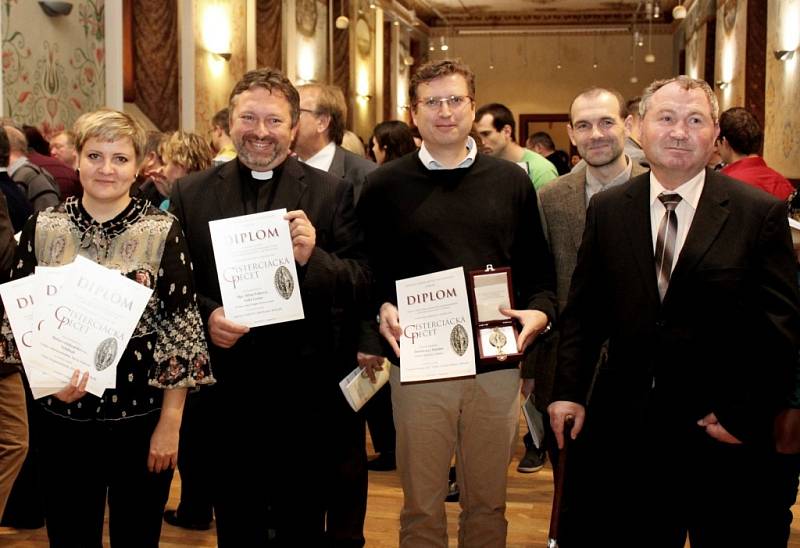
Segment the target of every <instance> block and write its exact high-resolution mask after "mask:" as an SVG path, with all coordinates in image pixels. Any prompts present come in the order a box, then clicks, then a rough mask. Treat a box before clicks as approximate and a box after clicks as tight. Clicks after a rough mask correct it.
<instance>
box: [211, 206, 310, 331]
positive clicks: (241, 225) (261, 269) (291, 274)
mask: <svg viewBox="0 0 800 548" xmlns="http://www.w3.org/2000/svg"><path fill="white" fill-rule="evenodd" d="M284 215H286V209H275V210H272V211H265V212H263V213H254V214H252V215H242V216H239V217H231V218H229V219H221V220H219V221H210V222H209V223H208V226H209V230H210V231H211V244H212V246H213V248H214V260H215V261H216V265H217V278H218V280H219V288H220V293H221V294H222V304H223V306H224V308H225V317H226V318H227V319H229V320H231V321H234V322H236V323H240V324H242V325H246V326H247V327H258V326H261V325H270V324H274V323H281V322H288V321H292V320H301V319H303V318H304V317H305V315H304V313H303V301H302V299H301V297H300V284H299V281H298V277H297V268H296V266H295V261H294V251H293V248H292V238H291V234H290V231H289V222H288V221H287V220H286V219H284Z"/></svg>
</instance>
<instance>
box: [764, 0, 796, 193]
mask: <svg viewBox="0 0 800 548" xmlns="http://www.w3.org/2000/svg"><path fill="white" fill-rule="evenodd" d="M767 20H768V21H767V59H766V63H767V83H766V100H765V113H764V114H765V124H764V128H765V135H764V160H766V162H767V164H769V165H770V167H772V168H773V169H776V170H777V171H779V172H781V173H782V174H783V175H784V176H785V177H790V178H795V179H796V178H800V162H798V158H800V115H798V112H800V51H795V54H794V57H792V59H790V60H788V61H778V60H777V59H775V56H774V54H773V51H776V50H792V49H797V48H798V46H800V0H769V4H768V6H767Z"/></svg>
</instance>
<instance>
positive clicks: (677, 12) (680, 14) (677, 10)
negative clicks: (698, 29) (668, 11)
mask: <svg viewBox="0 0 800 548" xmlns="http://www.w3.org/2000/svg"><path fill="white" fill-rule="evenodd" d="M672 18H673V19H675V20H676V21H680V20H681V19H686V8H685V7H683V5H681V2H680V1H679V2H678V5H677V6H675V7H674V8H672Z"/></svg>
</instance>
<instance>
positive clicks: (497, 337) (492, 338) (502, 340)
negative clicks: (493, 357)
mask: <svg viewBox="0 0 800 548" xmlns="http://www.w3.org/2000/svg"><path fill="white" fill-rule="evenodd" d="M507 342H508V339H507V338H506V336H505V334H504V333H503V332H502V331H500V329H499V328H497V327H495V328H493V329H492V334H491V335H489V344H491V345H492V346H494V347H495V348H496V349H497V360H498V361H501V362H502V361H504V360H505V359H506V354H505V352H503V347H505V345H506V343H507Z"/></svg>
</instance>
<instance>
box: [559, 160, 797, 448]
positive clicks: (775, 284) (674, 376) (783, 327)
mask: <svg viewBox="0 0 800 548" xmlns="http://www.w3.org/2000/svg"><path fill="white" fill-rule="evenodd" d="M649 184H650V183H649V174H644V175H641V176H639V177H636V178H634V179H632V180H631V181H630V183H629V184H628V185H625V186H622V187H619V188H616V189H610V190H608V191H606V192H603V193H601V194H599V195H597V196H596V197H595V198H594V199H593V200H592V203H591V205H590V206H589V210H588V212H587V224H586V230H585V232H584V236H583V242H582V244H581V248H580V251H579V254H578V265H577V268H576V270H575V273H574V276H573V278H572V285H571V289H570V295H569V301H568V304H567V308H566V310H565V312H564V318H563V324H562V330H561V342H560V346H559V356H558V362H559V364H558V370H557V373H556V385H555V394H554V398H553V399H554V400H569V401H575V402H579V403H586V399H587V391H588V389H589V386H590V383H591V382H592V375H593V373H594V369H595V364H596V363H597V358H598V352H599V350H600V347H601V344H602V343H603V341H604V340H606V339H608V340H609V349H608V360H607V362H606V363H605V365H603V366H601V367H600V369H599V370H598V374H597V379H596V381H595V384H594V389H593V392H592V395H591V401H590V402H589V406H588V408H587V428H588V426H589V421H592V422H593V423H594V426H595V427H596V428H599V429H601V430H602V429H608V430H609V431H613V430H617V431H619V430H627V432H629V433H631V432H636V429H637V428H638V427H641V426H643V425H644V426H647V424H648V423H650V424H652V420H653V419H658V421H659V424H668V425H671V426H673V427H674V428H675V431H676V432H679V431H686V430H687V429H689V428H696V427H695V426H694V423H695V422H696V421H697V420H698V419H700V418H702V417H703V416H705V415H706V414H708V413H710V412H714V413H715V414H716V416H717V418H718V419H719V421H720V423H721V424H722V425H723V426H724V427H725V428H726V429H727V430H728V431H729V432H731V433H732V434H733V435H734V436H736V437H737V438H739V439H741V440H743V441H756V440H758V441H764V442H766V441H767V440H768V438H769V436H770V435H771V432H772V419H773V417H774V415H775V413H776V412H777V410H778V409H779V408H780V407H781V406H782V405H784V404H785V401H786V397H787V395H788V392H789V391H790V390H791V388H792V386H793V383H792V378H793V373H794V367H795V366H796V364H797V350H798V337H799V336H800V317H799V316H798V289H797V281H796V279H795V272H796V267H795V264H794V258H793V256H792V248H791V241H790V236H789V230H788V227H787V222H786V205H785V204H783V203H781V202H779V201H778V200H776V199H775V198H773V197H771V196H769V195H768V194H766V193H764V192H760V191H758V190H756V189H753V188H751V187H748V186H747V185H744V184H742V183H739V182H738V181H734V180H733V179H730V178H728V177H725V176H724V175H720V174H718V173H716V172H714V171H707V172H706V180H705V186H704V189H703V192H702V195H701V197H700V201H699V203H698V208H697V211H696V212H695V216H694V219H693V222H692V225H691V228H690V230H689V233H688V235H687V238H686V242H685V244H684V246H683V248H682V251H681V253H680V256H679V257H678V261H677V263H676V264H675V268H674V270H673V274H672V277H671V280H670V284H669V289H668V290H667V293H666V295H665V297H664V301H663V303H661V302H660V301H659V296H658V290H657V285H656V275H655V266H654V259H653V241H652V236H651V228H650V204H649V192H650V190H649Z"/></svg>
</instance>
